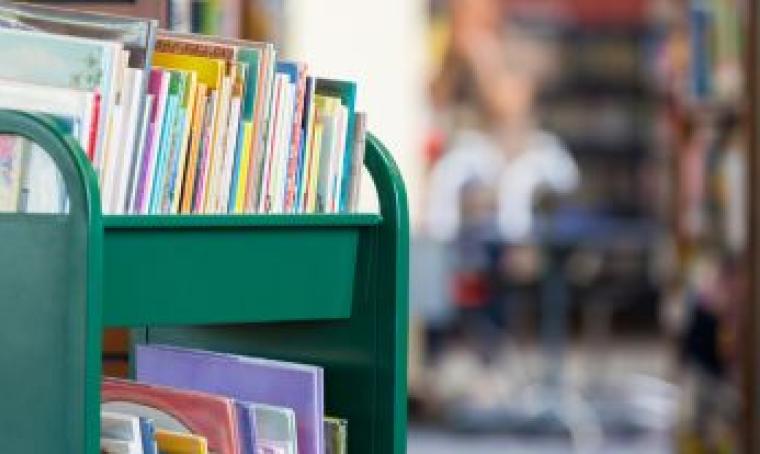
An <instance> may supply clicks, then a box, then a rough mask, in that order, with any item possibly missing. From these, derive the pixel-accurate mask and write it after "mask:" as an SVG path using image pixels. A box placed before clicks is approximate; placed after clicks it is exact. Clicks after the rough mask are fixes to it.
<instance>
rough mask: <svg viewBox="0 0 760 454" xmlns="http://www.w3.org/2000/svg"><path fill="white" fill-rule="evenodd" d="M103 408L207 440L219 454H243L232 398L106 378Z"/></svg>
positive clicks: (103, 389)
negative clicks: (148, 420)
mask: <svg viewBox="0 0 760 454" xmlns="http://www.w3.org/2000/svg"><path fill="white" fill-rule="evenodd" d="M102 394H103V397H102V402H103V409H104V410H107V411H113V412H117V413H123V414H130V415H134V416H142V417H146V418H148V419H151V420H153V423H154V424H155V426H156V428H157V429H163V430H169V431H173V432H188V433H191V434H194V435H199V436H201V437H204V438H205V439H206V440H207V441H208V447H209V451H211V452H214V453H215V454H241V448H240V445H239V438H238V425H237V424H238V423H237V413H236V410H235V403H234V401H233V400H232V399H228V398H225V397H220V396H216V395H213V394H206V393H201V392H194V391H184V390H179V389H175V388H169V387H164V386H154V385H148V384H145V383H139V382H134V381H128V380H118V379H113V378H105V379H104V380H103V386H102Z"/></svg>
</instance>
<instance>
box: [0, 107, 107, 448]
mask: <svg viewBox="0 0 760 454" xmlns="http://www.w3.org/2000/svg"><path fill="white" fill-rule="evenodd" d="M0 136H15V137H20V138H23V139H26V140H28V141H30V142H33V143H34V144H36V145H37V146H38V147H39V149H41V150H43V151H44V152H45V153H46V154H47V155H48V156H49V157H50V158H51V159H52V161H53V162H54V163H55V166H56V167H57V169H58V172H59V173H60V176H61V177H62V179H63V181H64V183H65V185H66V193H67V194H68V201H69V202H68V210H67V211H66V212H65V213H55V214H25V213H2V214H0V238H2V239H3V245H2V247H0V269H1V270H2V273H0V311H2V314H3V316H2V317H1V318H0V389H2V390H3V392H4V393H5V394H6V395H5V396H4V397H3V398H2V399H0V409H2V411H1V412H0V438H2V439H3V440H4V441H3V445H4V446H5V448H4V449H3V451H4V452H62V453H67V454H68V453H71V454H73V453H77V454H79V453H87V454H94V453H97V452H98V449H99V438H100V436H99V428H100V423H99V418H100V404H99V389H100V371H101V363H100V343H101V336H102V333H101V326H102V321H101V311H102V308H101V285H102V278H101V277H102V243H103V228H102V218H101V211H100V210H101V209H100V193H99V190H98V185H97V178H96V176H95V173H94V171H93V169H92V167H91V166H90V164H89V161H88V159H87V157H86V156H85V154H84V153H83V152H82V150H81V149H80V147H79V145H78V144H77V143H76V142H75V141H74V140H73V139H72V138H70V137H68V136H66V135H65V134H63V133H62V132H61V131H60V130H59V129H58V127H57V126H56V125H55V124H54V123H53V122H52V121H51V120H50V119H48V118H46V117H43V116H37V115H32V114H28V113H23V112H17V111H10V110H0ZM0 151H2V150H0ZM7 151H8V150H6V152H7ZM32 152H33V153H37V152H38V151H37V149H36V148H35V149H34V151H32ZM1 157H2V156H0V158H1ZM8 157H9V156H6V158H8ZM6 162H12V160H6ZM0 164H2V162H1V161H0ZM6 170H8V169H6ZM2 171H3V169H2V168H0V172H2ZM2 176H3V175H2V173H0V177H2Z"/></svg>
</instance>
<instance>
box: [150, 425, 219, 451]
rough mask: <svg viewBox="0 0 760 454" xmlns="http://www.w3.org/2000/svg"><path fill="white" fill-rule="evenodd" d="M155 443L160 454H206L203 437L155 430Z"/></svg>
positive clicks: (206, 449) (206, 445) (206, 444)
mask: <svg viewBox="0 0 760 454" xmlns="http://www.w3.org/2000/svg"><path fill="white" fill-rule="evenodd" d="M156 443H157V444H158V451H159V452H161V454H208V443H206V439H205V438H203V437H199V436H197V435H191V434H182V433H178V432H169V431H167V430H161V429H156Z"/></svg>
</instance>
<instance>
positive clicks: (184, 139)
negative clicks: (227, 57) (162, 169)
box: [166, 72, 205, 214]
mask: <svg viewBox="0 0 760 454" xmlns="http://www.w3.org/2000/svg"><path fill="white" fill-rule="evenodd" d="M204 91H205V88H204ZM198 99H199V92H198V75H197V74H196V73H195V72H190V73H188V82H187V84H186V86H185V96H184V99H183V103H182V110H183V121H182V134H181V139H180V141H179V142H178V143H177V147H178V149H177V152H176V153H177V155H176V157H175V160H174V162H172V165H171V169H172V172H171V178H170V180H169V188H168V190H167V194H166V195H167V207H166V212H168V213H172V214H177V213H179V212H180V202H181V196H182V185H183V183H184V179H185V170H186V167H187V166H186V164H187V157H188V154H189V147H190V137H191V135H192V128H193V125H194V121H195V118H193V116H194V115H196V114H198V113H199V111H198V109H197V104H198Z"/></svg>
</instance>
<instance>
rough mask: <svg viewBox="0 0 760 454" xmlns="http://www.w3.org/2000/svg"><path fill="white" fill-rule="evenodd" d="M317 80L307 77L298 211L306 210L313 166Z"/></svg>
mask: <svg viewBox="0 0 760 454" xmlns="http://www.w3.org/2000/svg"><path fill="white" fill-rule="evenodd" d="M315 88H316V80H315V79H314V78H313V77H307V78H306V90H305V93H304V111H303V123H302V125H301V130H302V131H301V135H302V140H301V150H300V152H299V155H298V163H297V174H296V201H295V206H296V210H297V211H298V212H301V213H303V212H306V202H305V200H306V190H307V187H308V185H307V181H308V178H309V177H308V176H309V169H310V168H311V157H312V154H311V150H312V146H311V143H312V139H313V136H314V122H315V118H314V117H315V115H316V114H315V112H316V106H315V104H314V94H315V92H314V90H315Z"/></svg>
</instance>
